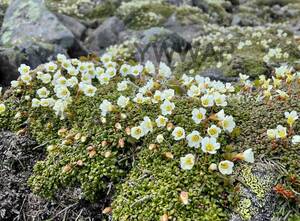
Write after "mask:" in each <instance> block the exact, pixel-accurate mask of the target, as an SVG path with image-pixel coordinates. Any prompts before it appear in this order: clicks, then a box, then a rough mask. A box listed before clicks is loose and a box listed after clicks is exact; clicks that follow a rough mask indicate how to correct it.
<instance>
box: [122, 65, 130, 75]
mask: <svg viewBox="0 0 300 221" xmlns="http://www.w3.org/2000/svg"><path fill="white" fill-rule="evenodd" d="M130 69H131V66H130V65H128V64H123V65H122V66H121V68H120V73H121V75H122V76H127V75H129V74H130Z"/></svg>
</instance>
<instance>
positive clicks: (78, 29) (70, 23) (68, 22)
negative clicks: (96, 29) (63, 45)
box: [56, 13, 87, 40]
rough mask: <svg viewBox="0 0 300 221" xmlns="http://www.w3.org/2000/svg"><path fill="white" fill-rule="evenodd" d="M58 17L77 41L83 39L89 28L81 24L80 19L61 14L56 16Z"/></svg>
mask: <svg viewBox="0 0 300 221" xmlns="http://www.w3.org/2000/svg"><path fill="white" fill-rule="evenodd" d="M56 17H57V18H58V19H59V21H60V22H61V23H62V24H63V25H64V26H65V27H66V28H68V29H69V30H70V31H71V32H72V33H73V35H74V36H75V37H76V39H79V40H81V39H82V37H83V36H84V33H85V31H86V29H87V28H86V27H85V26H84V25H83V24H81V23H80V22H79V21H78V19H75V18H73V17H70V16H67V15H63V14H59V13H57V14H56Z"/></svg>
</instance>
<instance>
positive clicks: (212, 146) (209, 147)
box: [201, 137, 220, 154]
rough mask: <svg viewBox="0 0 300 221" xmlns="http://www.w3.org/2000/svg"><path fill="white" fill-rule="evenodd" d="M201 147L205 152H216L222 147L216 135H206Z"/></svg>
mask: <svg viewBox="0 0 300 221" xmlns="http://www.w3.org/2000/svg"><path fill="white" fill-rule="evenodd" d="M201 149H202V151H203V152H204V153H210V154H215V153H217V150H218V149H220V144H219V143H218V142H217V140H216V138H214V137H204V138H203V139H202V141H201Z"/></svg>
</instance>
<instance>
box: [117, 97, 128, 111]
mask: <svg viewBox="0 0 300 221" xmlns="http://www.w3.org/2000/svg"><path fill="white" fill-rule="evenodd" d="M128 103H129V98H128V97H125V96H123V95H121V96H120V97H119V98H118V100H117V104H118V106H119V107H121V108H125V107H126V106H127V104H128Z"/></svg>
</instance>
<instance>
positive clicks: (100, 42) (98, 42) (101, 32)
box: [86, 17, 125, 52]
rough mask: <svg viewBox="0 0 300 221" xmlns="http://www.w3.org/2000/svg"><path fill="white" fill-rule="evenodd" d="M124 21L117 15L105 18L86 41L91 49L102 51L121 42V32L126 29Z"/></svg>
mask: <svg viewBox="0 0 300 221" xmlns="http://www.w3.org/2000/svg"><path fill="white" fill-rule="evenodd" d="M124 29H125V26H124V23H123V21H121V20H120V19H118V18H117V17H110V18H108V19H107V20H105V21H104V22H103V23H102V24H101V25H100V26H99V27H98V28H97V29H96V30H95V31H93V32H92V33H91V34H90V36H88V38H87V40H86V42H87V45H88V48H89V49H90V50H91V51H97V52H98V51H100V50H104V49H105V48H107V47H109V46H111V45H114V44H116V43H118V42H119V33H120V32H121V31H124Z"/></svg>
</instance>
